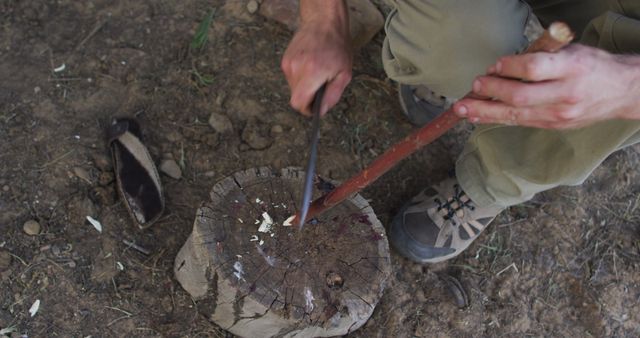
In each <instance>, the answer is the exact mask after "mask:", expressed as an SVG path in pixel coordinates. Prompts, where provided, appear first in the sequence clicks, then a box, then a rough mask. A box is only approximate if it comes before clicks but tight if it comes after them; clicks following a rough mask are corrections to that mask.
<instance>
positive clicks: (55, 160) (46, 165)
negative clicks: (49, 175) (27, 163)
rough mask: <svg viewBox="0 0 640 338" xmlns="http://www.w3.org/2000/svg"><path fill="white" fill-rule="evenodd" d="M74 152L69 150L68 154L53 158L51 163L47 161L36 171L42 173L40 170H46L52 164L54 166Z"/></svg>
mask: <svg viewBox="0 0 640 338" xmlns="http://www.w3.org/2000/svg"><path fill="white" fill-rule="evenodd" d="M74 151H75V150H74V149H72V150H69V151H68V152H66V153H64V154H62V155H61V156H59V157H57V158H54V159H53V160H51V161H49V162H47V163H45V164H43V165H42V166H41V167H40V168H37V169H36V170H38V171H42V170H44V169H46V168H47V167H48V166H50V165H52V164H55V163H56V162H58V161H60V160H62V159H64V158H65V157H67V156H69V155H71V154H72V153H73V152H74Z"/></svg>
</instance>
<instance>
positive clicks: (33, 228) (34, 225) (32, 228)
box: [22, 220, 40, 236]
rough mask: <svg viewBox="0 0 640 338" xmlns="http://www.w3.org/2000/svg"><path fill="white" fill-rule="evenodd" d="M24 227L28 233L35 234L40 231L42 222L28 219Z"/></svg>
mask: <svg viewBox="0 0 640 338" xmlns="http://www.w3.org/2000/svg"><path fill="white" fill-rule="evenodd" d="M22 229H23V230H24V232H25V233H26V234H27V235H31V236H35V235H37V234H39V233H40V223H38V221H36V220H28V221H26V222H24V225H23V226H22Z"/></svg>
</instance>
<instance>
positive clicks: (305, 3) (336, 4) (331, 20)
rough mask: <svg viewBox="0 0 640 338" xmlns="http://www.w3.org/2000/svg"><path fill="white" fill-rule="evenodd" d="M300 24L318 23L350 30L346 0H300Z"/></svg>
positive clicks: (344, 30)
mask: <svg viewBox="0 0 640 338" xmlns="http://www.w3.org/2000/svg"><path fill="white" fill-rule="evenodd" d="M300 24H301V25H305V24H317V25H320V26H324V27H331V28H332V29H337V30H339V31H342V32H347V33H348V32H349V10H348V9H347V5H346V3H345V0H300Z"/></svg>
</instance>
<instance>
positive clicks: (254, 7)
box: [247, 0, 259, 14]
mask: <svg viewBox="0 0 640 338" xmlns="http://www.w3.org/2000/svg"><path fill="white" fill-rule="evenodd" d="M258 7H259V5H258V2H257V1H256V0H251V1H249V3H247V11H249V13H251V14H253V13H255V12H257V11H258Z"/></svg>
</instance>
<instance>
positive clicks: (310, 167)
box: [298, 83, 327, 230]
mask: <svg viewBox="0 0 640 338" xmlns="http://www.w3.org/2000/svg"><path fill="white" fill-rule="evenodd" d="M326 86H327V85H326V83H325V84H323V85H322V87H320V88H319V89H318V91H316V94H315V96H314V98H313V103H312V104H311V114H312V119H313V120H312V122H311V149H310V151H309V161H308V162H307V168H306V170H305V175H304V186H303V189H302V204H300V218H299V220H298V229H299V230H302V227H303V226H304V223H305V221H306V218H307V213H308V212H309V205H310V204H311V197H312V196H313V179H314V177H315V172H316V162H317V160H318V140H319V139H320V106H321V104H322V98H323V97H324V91H325V89H326Z"/></svg>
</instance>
